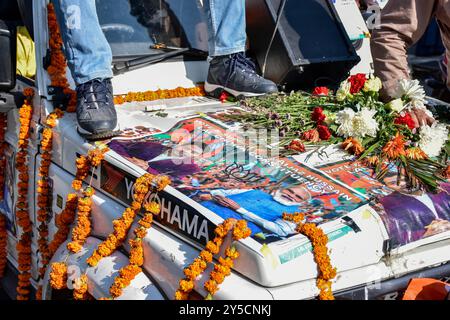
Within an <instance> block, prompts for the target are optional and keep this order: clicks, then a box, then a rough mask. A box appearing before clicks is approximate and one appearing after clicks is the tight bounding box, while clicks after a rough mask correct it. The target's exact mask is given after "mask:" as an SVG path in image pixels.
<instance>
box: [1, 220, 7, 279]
mask: <svg viewBox="0 0 450 320" xmlns="http://www.w3.org/2000/svg"><path fill="white" fill-rule="evenodd" d="M7 246H8V231H7V230H6V217H5V216H4V215H3V214H1V213H0V279H1V278H3V275H4V273H5V268H6V263H7V254H8V252H7Z"/></svg>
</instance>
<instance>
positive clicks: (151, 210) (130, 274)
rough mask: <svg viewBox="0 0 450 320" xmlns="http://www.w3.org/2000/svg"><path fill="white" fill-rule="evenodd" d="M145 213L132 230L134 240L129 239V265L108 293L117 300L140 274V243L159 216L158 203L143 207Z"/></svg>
mask: <svg viewBox="0 0 450 320" xmlns="http://www.w3.org/2000/svg"><path fill="white" fill-rule="evenodd" d="M144 207H145V209H146V213H145V214H144V216H143V217H142V218H141V219H140V220H139V221H138V226H137V227H136V229H135V230H134V235H135V237H134V239H130V240H129V243H130V247H131V249H130V263H129V264H128V265H127V266H125V267H123V268H122V269H120V271H119V275H118V276H117V277H116V278H115V279H114V282H113V284H112V285H111V287H110V289H109V292H110V294H111V297H112V298H117V297H119V296H120V295H122V291H123V289H124V288H126V287H128V286H129V285H130V283H131V281H132V280H133V279H134V278H135V277H136V276H137V275H138V274H139V273H140V272H142V265H143V264H144V248H143V246H142V241H143V239H144V238H145V236H146V235H147V231H148V229H150V227H151V226H152V223H153V216H154V215H159V214H160V212H161V208H160V206H159V204H158V203H156V202H151V203H149V204H147V205H144Z"/></svg>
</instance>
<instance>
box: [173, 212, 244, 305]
mask: <svg viewBox="0 0 450 320" xmlns="http://www.w3.org/2000/svg"><path fill="white" fill-rule="evenodd" d="M244 223H245V221H244V222H239V224H237V222H236V220H235V219H227V220H225V221H224V222H222V223H221V224H220V225H219V226H217V227H216V229H215V230H214V233H215V234H216V237H215V238H214V239H213V240H212V241H208V243H207V244H206V246H205V250H202V251H201V252H200V254H199V256H198V257H197V258H195V259H194V261H193V262H192V263H191V264H190V265H189V266H188V267H186V268H185V269H184V271H183V272H184V275H185V276H186V277H185V278H184V279H181V280H180V284H179V288H178V290H177V291H176V292H175V299H176V300H188V299H189V294H190V293H191V292H192V290H194V287H195V283H194V282H195V280H196V279H197V278H198V277H199V276H200V275H201V274H202V273H203V272H205V270H206V268H207V267H208V264H209V263H211V262H212V261H213V257H214V255H216V254H218V253H219V252H220V247H221V246H222V243H223V240H224V238H225V237H226V236H227V235H228V233H229V232H230V231H231V230H232V229H233V228H234V226H235V225H238V228H237V231H236V237H239V238H240V239H242V238H241V237H244V236H245V237H246V236H248V235H250V233H249V230H247V225H246V223H245V228H244ZM230 250H231V249H230ZM230 250H227V252H229V253H231V252H230ZM235 252H237V251H235ZM235 255H236V253H235V254H233V257H234V256H235ZM236 258H237V256H236ZM226 263H229V261H228V260H227V262H226ZM218 268H219V269H220V267H218ZM224 278H225V277H224ZM217 280H218V279H217ZM205 285H206V283H205ZM217 285H218V283H217V282H215V281H214V283H213V282H209V284H208V285H207V287H208V288H210V289H211V290H208V289H207V291H208V292H209V293H211V292H213V291H214V290H213V287H214V286H215V287H216V288H217ZM216 291H217V290H216ZM214 293H215V291H214Z"/></svg>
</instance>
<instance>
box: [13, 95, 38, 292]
mask: <svg viewBox="0 0 450 320" xmlns="http://www.w3.org/2000/svg"><path fill="white" fill-rule="evenodd" d="M23 93H24V95H25V101H24V104H23V105H22V107H21V108H20V110H19V121H20V130H19V142H18V152H17V155H16V169H17V171H18V172H19V181H18V183H17V189H18V193H19V196H18V198H17V205H16V207H17V209H16V218H17V224H18V225H19V227H20V228H21V229H22V234H21V237H20V240H19V241H18V242H17V245H16V249H17V252H18V263H19V267H18V269H19V272H20V274H19V282H18V286H17V300H28V298H29V294H30V285H31V283H30V278H31V273H30V270H31V232H32V225H31V219H30V216H29V212H28V183H29V182H28V180H29V176H28V144H29V137H30V123H31V117H32V114H33V107H32V99H33V96H34V90H33V89H31V88H27V89H25V90H24V92H23Z"/></svg>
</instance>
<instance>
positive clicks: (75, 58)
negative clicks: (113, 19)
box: [53, 0, 113, 85]
mask: <svg viewBox="0 0 450 320" xmlns="http://www.w3.org/2000/svg"><path fill="white" fill-rule="evenodd" d="M53 3H54V5H55V10H56V15H57V17H58V23H59V26H60V28H61V36H62V38H63V41H64V48H65V53H66V58H67V64H68V66H69V69H70V71H71V73H72V77H73V79H74V80H75V83H76V84H77V85H78V84H82V83H85V82H88V81H90V80H93V79H95V78H101V79H107V78H112V76H113V73H112V70H111V63H112V52H111V48H110V46H109V44H108V41H107V40H106V38H105V35H104V34H103V31H102V29H101V28H100V23H99V21H98V17H97V9H96V7H95V0H54V1H53Z"/></svg>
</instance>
